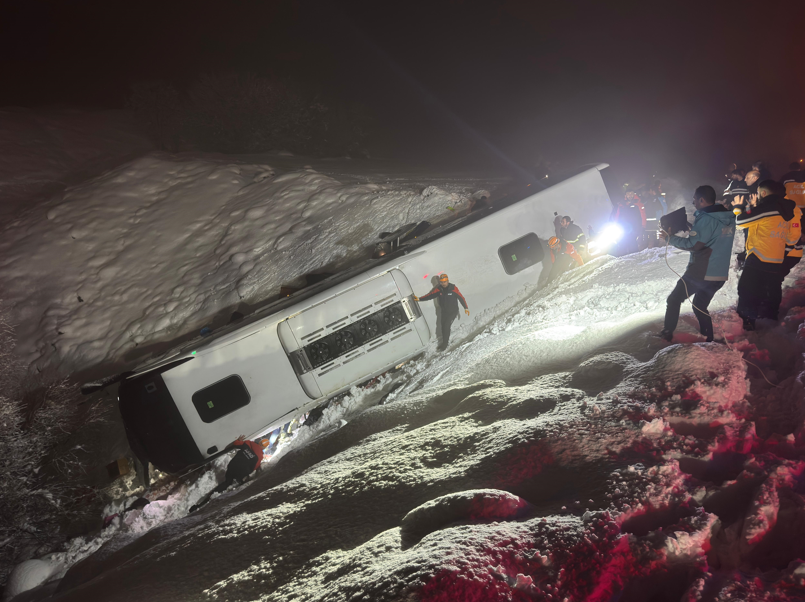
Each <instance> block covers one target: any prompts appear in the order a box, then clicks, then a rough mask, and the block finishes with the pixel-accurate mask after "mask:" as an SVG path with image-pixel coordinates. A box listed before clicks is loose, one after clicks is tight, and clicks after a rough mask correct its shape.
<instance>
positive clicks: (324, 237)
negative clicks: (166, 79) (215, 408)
mask: <svg viewBox="0 0 805 602" xmlns="http://www.w3.org/2000/svg"><path fill="white" fill-rule="evenodd" d="M276 158H277V159H278V162H279V163H281V164H283V165H286V166H287V167H286V168H285V169H284V170H280V169H275V168H274V167H272V165H270V164H266V163H259V164H256V163H250V162H243V161H240V160H238V159H233V158H231V157H227V158H223V157H221V158H216V157H211V156H196V155H178V156H176V155H167V154H161V153H152V154H149V155H146V156H143V157H141V158H139V159H136V160H134V161H131V162H129V163H126V164H124V165H122V166H120V167H118V168H116V169H113V170H111V171H109V172H107V173H105V174H104V175H102V176H99V177H97V178H94V179H92V180H90V181H88V182H85V183H83V184H80V185H77V186H74V187H71V188H69V189H68V190H67V191H66V192H65V193H64V194H63V195H58V196H56V197H54V198H53V199H51V200H50V201H48V202H47V203H44V204H42V205H39V206H37V207H35V208H34V209H32V210H31V211H29V212H27V213H26V214H25V215H23V216H21V217H19V218H18V219H16V220H15V221H13V222H12V223H10V224H8V225H7V226H6V228H5V229H4V232H3V236H2V238H1V239H0V256H1V257H3V262H2V264H0V288H2V290H3V299H2V301H3V302H4V303H5V305H6V306H7V307H9V308H11V310H12V311H13V316H14V318H15V320H16V322H17V334H18V337H19V340H20V345H19V348H18V352H19V353H21V354H22V355H23V356H24V358H25V360H26V361H27V362H28V363H29V364H33V365H35V366H36V367H37V368H38V369H40V370H44V369H48V368H56V369H59V370H60V371H62V372H67V373H69V372H74V371H77V370H83V369H86V368H90V367H93V366H97V365H99V364H103V365H104V367H103V371H104V372H105V374H109V373H112V372H114V370H115V368H116V367H119V365H118V366H112V365H110V364H112V363H113V362H123V361H124V360H125V358H127V357H128V358H129V359H131V358H133V357H138V356H141V355H142V354H143V353H147V352H148V350H149V349H152V348H153V347H152V346H153V345H156V344H159V343H165V342H169V341H171V340H173V339H175V338H176V337H178V336H181V335H185V334H188V333H190V334H195V333H197V332H198V329H200V328H201V327H202V326H203V325H204V324H207V323H209V322H210V321H211V320H213V319H214V318H215V316H216V315H223V314H225V315H226V316H227V317H228V316H229V314H231V313H232V311H234V310H235V309H236V308H238V305H239V304H241V303H246V304H252V303H255V302H258V301H262V300H265V299H271V298H275V297H276V296H277V295H278V293H279V288H280V286H281V285H284V284H285V285H299V284H301V283H303V282H304V278H303V276H304V275H305V274H308V273H311V272H315V271H336V270H338V269H340V268H342V267H343V266H344V265H348V264H349V263H351V262H354V261H356V260H360V259H363V258H365V257H366V256H367V253H368V254H371V249H372V248H373V243H374V242H376V240H377V238H378V235H379V233H380V232H382V231H384V230H388V231H392V230H394V229H395V228H397V227H400V226H402V225H404V224H406V223H409V222H412V221H419V220H422V219H427V220H429V221H431V222H433V223H436V222H438V221H440V220H443V219H449V218H451V217H454V216H455V214H456V211H465V210H466V208H467V206H468V201H469V195H470V194H472V193H474V192H476V191H477V190H478V189H479V188H484V187H493V186H494V185H497V184H499V183H500V180H495V179H494V178H492V179H489V178H486V179H483V178H482V177H479V176H469V177H468V176H464V178H463V179H460V178H456V177H448V178H446V182H445V183H444V184H443V187H441V188H440V187H437V186H434V185H422V183H421V181H420V180H419V179H417V178H416V177H415V176H410V175H406V174H395V175H394V176H393V181H392V180H391V179H390V177H389V176H388V175H381V174H376V173H370V174H369V175H364V176H363V177H361V178H358V177H357V176H356V175H353V174H348V175H347V176H346V177H344V178H343V181H340V180H339V179H336V176H334V175H325V174H324V173H321V172H320V171H317V170H316V169H313V168H311V167H309V166H305V164H304V160H300V159H296V158H289V157H287V156H281V155H280V156H277V157H276ZM263 159H264V160H265V157H263ZM323 166H324V168H325V169H327V168H329V170H330V171H338V164H337V163H333V162H324V163H323ZM359 180H363V181H359Z"/></svg>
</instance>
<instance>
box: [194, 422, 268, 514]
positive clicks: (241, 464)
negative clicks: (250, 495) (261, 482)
mask: <svg viewBox="0 0 805 602" xmlns="http://www.w3.org/2000/svg"><path fill="white" fill-rule="evenodd" d="M270 444H271V442H270V441H269V440H268V439H257V440H255V441H247V440H246V437H245V436H243V435H241V436H240V437H238V438H237V439H235V440H234V441H233V442H232V443H230V444H229V445H227V446H226V449H224V451H228V450H231V449H234V448H236V447H237V448H238V452H237V453H236V454H235V455H234V457H233V458H232V459H231V460H230V461H229V464H228V465H227V467H226V477H225V478H224V482H223V483H221V484H220V485H218V486H217V487H216V488H215V489H213V490H212V491H210V493H208V494H207V495H206V496H205V497H203V498H202V499H201V500H200V501H199V502H198V503H197V504H195V505H193V506H191V507H190V512H195V511H196V510H198V509H199V508H201V507H202V506H203V505H204V504H206V503H207V502H209V501H210V498H212V494H213V493H223V492H224V491H226V490H227V489H229V488H230V487H231V486H232V485H234V484H235V483H238V484H239V485H240V484H241V483H242V482H243V481H244V480H245V479H246V478H247V477H248V476H249V475H250V474H252V473H253V472H254V471H255V470H257V469H258V468H260V464H261V463H262V461H263V450H265V448H267V447H268V446H269V445H270Z"/></svg>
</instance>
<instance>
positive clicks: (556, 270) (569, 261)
mask: <svg viewBox="0 0 805 602" xmlns="http://www.w3.org/2000/svg"><path fill="white" fill-rule="evenodd" d="M548 247H549V248H550V250H551V264H552V265H551V271H550V273H549V274H548V278H547V280H545V283H544V284H543V285H542V286H545V285H547V284H549V283H551V282H553V281H554V280H556V279H557V278H558V277H559V276H561V275H562V274H564V273H565V272H566V271H567V270H569V269H570V268H572V267H573V262H574V261H575V262H576V263H577V264H578V265H584V260H583V259H582V258H581V256H580V255H579V254H578V253H576V249H575V247H573V245H571V244H570V243H569V242H562V241H561V240H559V239H558V238H556V237H555V236H551V238H550V239H548Z"/></svg>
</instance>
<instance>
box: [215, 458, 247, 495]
mask: <svg viewBox="0 0 805 602" xmlns="http://www.w3.org/2000/svg"><path fill="white" fill-rule="evenodd" d="M253 471H254V458H248V457H246V455H245V454H242V453H241V452H238V453H236V454H235V457H234V458H232V460H230V462H229V464H227V466H226V478H225V479H224V482H223V483H221V484H220V485H218V487H216V488H215V489H213V491H217V492H218V493H223V492H224V491H226V490H227V489H229V488H230V487H231V486H232V485H233V484H234V483H235V482H237V483H238V484H240V483H241V482H242V481H243V480H244V479H245V478H246V477H248V476H249V475H250V474H251V473H252V472H253Z"/></svg>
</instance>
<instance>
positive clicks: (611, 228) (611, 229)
mask: <svg viewBox="0 0 805 602" xmlns="http://www.w3.org/2000/svg"><path fill="white" fill-rule="evenodd" d="M623 234H624V232H623V228H622V227H621V226H619V225H618V224H616V223H614V222H609V223H608V224H606V225H605V226H604V227H603V228H601V232H599V233H598V234H597V235H596V237H595V239H594V240H592V241H590V252H591V253H606V251H608V250H609V249H611V248H612V247H614V246H615V245H616V244H618V241H620V239H621V238H623Z"/></svg>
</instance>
